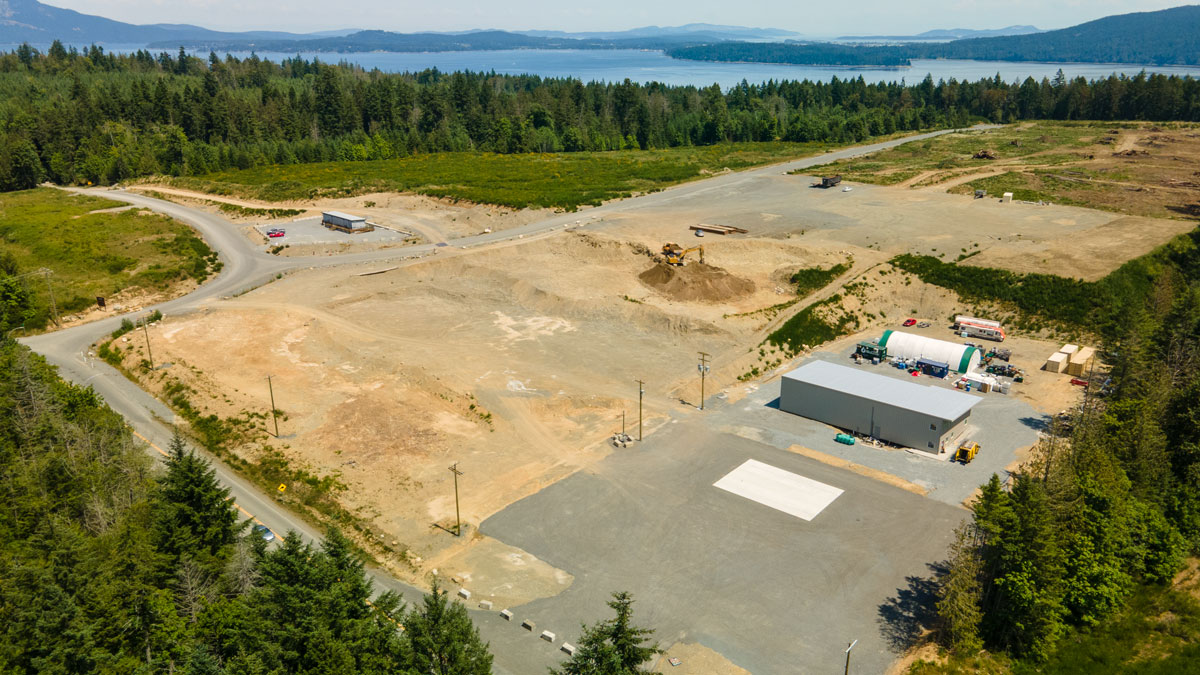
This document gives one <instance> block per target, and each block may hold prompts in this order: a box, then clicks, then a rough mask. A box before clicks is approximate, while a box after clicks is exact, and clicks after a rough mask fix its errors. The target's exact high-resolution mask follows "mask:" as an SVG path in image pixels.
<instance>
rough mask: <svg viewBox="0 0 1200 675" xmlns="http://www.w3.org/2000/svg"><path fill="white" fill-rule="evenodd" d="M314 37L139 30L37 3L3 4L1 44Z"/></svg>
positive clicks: (167, 27) (14, 0)
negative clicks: (59, 41)
mask: <svg viewBox="0 0 1200 675" xmlns="http://www.w3.org/2000/svg"><path fill="white" fill-rule="evenodd" d="M325 35H328V34H325ZM310 37H312V38H317V37H322V35H302V34H297V33H285V32H282V31H250V32H246V33H225V32H221V31H215V30H209V29H207V28H201V27H199V26H190V25H187V24H166V23H160V24H150V25H144V26H138V25H134V24H131V23H123V22H121V21H113V20H112V19H106V18H104V17H102V16H93V15H91V14H82V13H80V12H76V11H75V10H72V9H62V8H61V7H51V6H50V5H43V4H42V3H40V2H37V0H0V44H20V43H22V42H29V43H31V44H49V43H51V42H53V41H54V40H62V41H63V42H66V43H69V44H81V45H86V44H91V43H125V44H148V43H151V42H157V41H164V40H165V41H172V40H202V39H210V40H215V39H235V38H237V39H253V40H280V39H285V40H303V39H306V38H310Z"/></svg>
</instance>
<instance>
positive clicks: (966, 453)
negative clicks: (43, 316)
mask: <svg viewBox="0 0 1200 675" xmlns="http://www.w3.org/2000/svg"><path fill="white" fill-rule="evenodd" d="M977 454H979V444H978V443H976V442H975V441H964V442H963V444H962V445H960V446H958V450H956V451H955V453H954V461H956V462H958V463H960V464H966V463H968V462H970V461H971V460H973V459H975V455H977Z"/></svg>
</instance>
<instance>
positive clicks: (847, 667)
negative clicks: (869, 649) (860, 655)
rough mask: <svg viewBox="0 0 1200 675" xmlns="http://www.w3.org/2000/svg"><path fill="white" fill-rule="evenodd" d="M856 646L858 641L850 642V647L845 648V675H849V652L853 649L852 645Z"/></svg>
mask: <svg viewBox="0 0 1200 675" xmlns="http://www.w3.org/2000/svg"><path fill="white" fill-rule="evenodd" d="M856 644H858V640H855V641H854V642H851V643H850V646H849V647H846V671H845V675H850V650H851V649H854V645H856Z"/></svg>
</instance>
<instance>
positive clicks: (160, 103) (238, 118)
mask: <svg viewBox="0 0 1200 675" xmlns="http://www.w3.org/2000/svg"><path fill="white" fill-rule="evenodd" d="M981 119H986V120H991V121H995V122H1011V121H1016V120H1023V119H1064V120H1066V119H1095V120H1112V119H1152V120H1200V82H1198V81H1196V80H1193V79H1190V78H1178V77H1165V76H1162V75H1139V76H1137V77H1132V78H1118V77H1112V78H1108V79H1103V80H1097V81H1094V82H1088V81H1085V80H1083V79H1076V80H1070V81H1068V80H1066V79H1065V78H1057V79H1055V80H1053V81H1050V80H1043V81H1041V82H1037V81H1034V80H1032V79H1027V80H1026V81H1024V82H1021V83H1006V82H1003V81H1001V80H1000V79H999V78H993V79H985V80H980V81H978V82H956V81H953V80H952V81H949V82H937V83H935V82H933V80H932V79H930V78H926V79H925V80H923V81H921V82H919V83H915V84H907V85H906V84H903V83H880V84H869V83H867V82H865V81H863V79H862V78H861V77H860V78H857V79H848V80H841V79H837V78H835V79H833V80H832V81H830V82H809V81H803V82H795V81H780V82H774V81H771V82H766V83H763V84H749V83H745V82H743V83H742V84H740V85H738V86H735V87H732V88H730V89H729V90H728V91H722V90H721V88H720V87H718V86H716V85H713V86H711V87H705V88H697V87H691V86H667V85H663V84H653V83H652V84H645V85H641V84H634V83H631V82H628V81H626V82H623V83H617V84H613V83H596V82H592V83H586V84H585V83H583V82H580V81H578V80H574V79H543V78H539V77H534V76H501V75H496V74H492V73H453V74H446V73H440V72H438V71H435V70H429V71H423V72H420V73H404V74H385V73H381V72H378V71H371V72H367V71H364V70H362V69H359V68H356V67H353V66H349V65H336V66H334V65H326V64H323V63H320V62H317V61H315V60H314V61H306V60H304V59H300V58H295V59H288V60H286V61H284V62H283V63H273V62H270V61H264V60H261V59H258V58H255V57H250V58H247V59H240V60H239V59H236V58H231V57H226V58H224V59H220V58H218V57H217V56H215V55H212V56H210V58H209V59H208V60H203V59H198V58H195V57H191V56H187V55H184V54H179V55H177V56H173V55H171V54H167V53H160V54H157V55H155V54H151V53H149V52H146V51H139V52H136V53H133V54H129V55H115V54H111V53H106V52H104V51H103V50H102V49H101V48H99V47H93V48H91V49H88V50H86V51H84V52H76V51H73V50H67V49H65V48H63V47H62V46H61V45H55V46H54V47H52V48H51V49H49V50H48V51H47V53H45V54H41V53H39V52H38V51H37V50H35V49H32V48H30V47H21V48H19V49H17V50H16V51H14V52H11V53H6V54H0V189H6V190H13V189H22V188H27V187H30V186H32V185H35V184H37V183H38V182H40V181H43V180H51V181H54V182H57V183H64V184H70V183H77V184H81V183H88V182H90V183H93V184H107V183H112V182H115V181H120V180H124V179H128V178H133V177H137V176H145V175H149V174H171V175H202V174H206V173H209V172H212V171H218V170H222V169H230V168H249V167H253V166H260V165H266V164H285V165H286V164H295V163H309V162H320V161H332V160H376V159H388V158H392V157H398V156H406V155H412V154H419V153H436V152H441V151H450V150H460V151H461V150H476V151H488V152H497V153H526V152H558V151H563V152H572V151H580V150H617V149H624V148H666V147H678V146H696V145H712V144H720V143H725V142H731V141H769V140H785V141H801V142H802V141H832V142H855V141H861V140H864V139H867V138H869V137H871V136H876V135H883V134H890V133H894V132H897V131H910V130H916V129H927V128H937V127H957V126H965V125H967V124H969V123H970V122H971V121H973V120H981Z"/></svg>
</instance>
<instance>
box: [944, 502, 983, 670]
mask: <svg viewBox="0 0 1200 675" xmlns="http://www.w3.org/2000/svg"><path fill="white" fill-rule="evenodd" d="M975 538H976V535H975V526H974V525H969V524H966V523H964V524H962V525H959V526H958V528H956V529H955V530H954V543H953V544H951V545H950V559H949V569H948V570H947V571H946V575H945V577H944V578H943V579H942V582H941V586H940V587H939V592H938V602H937V611H938V616H939V617H940V618H941V637H942V642H943V643H944V644H945V645H946V647H947V648H949V649H950V650H951V651H953V652H955V653H958V654H973V653H975V652H977V651H979V649H980V648H981V647H983V642H982V641H981V640H980V639H979V623H980V620H981V618H982V610H981V609H980V606H979V603H980V601H981V600H982V599H983V584H982V580H981V577H982V575H983V561H982V560H981V559H980V557H979V550H978V549H977V548H976V541H975Z"/></svg>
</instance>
